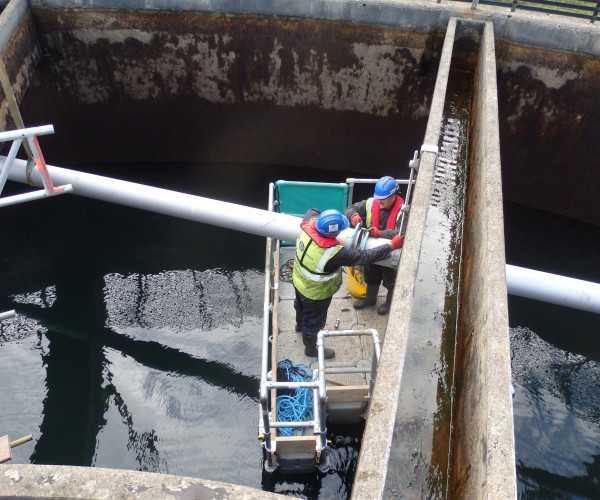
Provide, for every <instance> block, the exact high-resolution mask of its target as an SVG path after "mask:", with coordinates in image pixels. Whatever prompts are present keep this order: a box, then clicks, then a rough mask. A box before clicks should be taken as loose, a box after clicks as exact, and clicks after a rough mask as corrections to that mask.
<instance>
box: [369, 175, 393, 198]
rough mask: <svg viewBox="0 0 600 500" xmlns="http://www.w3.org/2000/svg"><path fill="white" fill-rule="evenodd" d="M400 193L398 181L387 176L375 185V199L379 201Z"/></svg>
mask: <svg viewBox="0 0 600 500" xmlns="http://www.w3.org/2000/svg"><path fill="white" fill-rule="evenodd" d="M398 191H400V186H399V185H398V183H397V182H396V179H394V178H393V177H390V176H389V175H386V176H385V177H382V178H381V179H379V180H378V181H377V184H375V194H374V195H373V197H374V198H376V199H378V200H383V199H385V198H389V197H390V196H392V195H393V194H396V193H397V192H398Z"/></svg>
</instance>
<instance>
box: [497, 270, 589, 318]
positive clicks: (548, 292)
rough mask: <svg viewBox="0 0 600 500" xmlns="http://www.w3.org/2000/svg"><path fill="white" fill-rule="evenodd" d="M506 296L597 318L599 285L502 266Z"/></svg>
mask: <svg viewBox="0 0 600 500" xmlns="http://www.w3.org/2000/svg"><path fill="white" fill-rule="evenodd" d="M506 285H507V288H508V293H509V294H511V295H518V296H519V297H526V298H528V299H535V300H541V301H543V302H549V303H551V304H557V305H560V306H566V307H572V308H575V309H581V310H583V311H589V312H593V313H596V314H600V284H598V283H592V282H591V281H583V280H578V279H575V278H568V277H567V276H559V275H557V274H550V273H545V272H542V271H534V270H533V269H526V268H524V267H517V266H511V265H509V264H507V265H506Z"/></svg>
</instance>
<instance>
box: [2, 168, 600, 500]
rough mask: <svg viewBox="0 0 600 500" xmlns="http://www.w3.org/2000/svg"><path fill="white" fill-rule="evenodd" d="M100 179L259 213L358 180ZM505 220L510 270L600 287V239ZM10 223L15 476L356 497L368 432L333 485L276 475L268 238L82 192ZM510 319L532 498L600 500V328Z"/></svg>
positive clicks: (6, 229) (343, 460) (18, 210)
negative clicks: (291, 185)
mask: <svg viewBox="0 0 600 500" xmlns="http://www.w3.org/2000/svg"><path fill="white" fill-rule="evenodd" d="M73 168H75V167H73ZM95 173H101V174H104V175H110V176H113V177H118V178H123V179H128V180H133V181H138V182H144V183H146V184H151V185H157V186H160V187H166V188H170V189H175V190H180V191H185V192H190V193H194V194H199V195H202V196H208V197H212V198H217V199H222V200H225V201H233V202H237V203H241V204H245V205H251V206H257V207H264V206H266V204H267V184H268V182H269V181H272V180H276V179H278V178H285V179H291V180H294V179H311V180H322V181H343V180H344V179H345V176H346V175H354V176H359V174H357V173H350V172H349V173H344V175H339V174H327V173H323V172H312V171H307V170H306V169H303V170H294V169H287V170H286V169H285V168H281V167H280V168H276V167H272V168H271V167H268V168H257V167H251V166H239V165H236V166H228V165H215V166H212V167H210V166H209V167H208V169H207V171H205V172H204V174H205V177H204V178H203V177H200V175H199V171H198V170H197V169H194V168H193V165H187V164H174V165H172V166H171V168H170V170H169V171H168V172H167V171H166V166H165V165H155V166H151V167H150V168H144V169H143V170H142V169H140V168H139V166H135V165H129V166H127V165H111V166H110V167H106V168H102V169H99V170H95ZM232 179H234V180H235V182H231V181H232ZM7 187H10V188H11V189H13V188H15V186H7ZM18 188H19V189H20V186H18ZM4 194H6V193H4ZM358 196H359V195H358ZM358 196H357V197H358ZM505 209H506V219H505V222H506V234H507V255H508V261H509V262H510V263H512V264H515V265H522V266H525V267H531V268H536V269H542V270H546V271H551V272H557V273H561V274H565V275H570V276H576V277H579V278H582V279H589V280H592V281H597V282H600V275H599V272H600V270H599V266H598V265H597V257H598V255H599V254H600V252H599V250H600V229H599V228H598V227H596V226H589V225H586V224H581V223H577V222H576V221H572V220H569V219H565V218H560V217H555V216H549V215H548V214H545V213H540V212H536V211H533V210H529V209H526V208H524V207H521V206H516V205H511V204H507V205H506V207H505ZM0 217H1V231H0V248H2V252H1V254H0V266H1V267H0V276H1V280H0V311H5V310H9V309H16V310H17V313H18V317H17V318H15V319H13V320H8V321H5V322H3V323H2V324H1V326H0V380H2V405H0V434H9V435H10V436H11V439H14V438H17V437H20V436H23V435H26V434H33V436H34V441H32V442H29V443H26V444H24V445H21V446H19V447H17V448H15V449H13V457H14V458H13V461H12V462H13V463H37V464H44V463H48V464H70V465H83V466H97V467H113V468H122V469H131V470H148V471H156V472H166V473H170V474H180V475H185V476H193V477H202V478H207V479H213V480H222V481H227V482H231V483H236V484H242V485H247V486H251V487H255V488H264V489H267V490H270V491H276V492H279V493H284V494H287V495H290V496H294V497H299V498H307V499H317V498H322V499H345V498H348V497H349V492H350V487H351V483H352V480H353V477H354V468H355V465H356V459H357V454H358V450H359V441H360V429H356V428H352V429H330V434H329V436H328V439H330V440H331V441H332V445H333V446H332V464H333V467H332V469H331V471H330V472H328V473H327V474H321V473H318V472H315V473H313V474H309V475H304V476H295V477H281V476H280V475H278V474H275V475H273V476H269V475H265V474H263V472H262V454H261V451H260V449H259V446H258V443H257V439H256V433H257V418H258V401H257V391H258V383H259V373H260V355H261V353H260V349H261V332H262V292H263V277H262V273H263V269H262V268H263V265H264V250H265V242H264V239H263V238H260V237H257V236H252V235H245V234H242V233H235V232H231V231H228V230H221V229H218V228H215V227H213V226H207V225H203V224H197V223H191V222H188V221H180V220H177V219H173V218H170V217H166V216H161V215H156V214H152V213H149V212H143V211H139V210H134V209H129V208H126V207H120V206H115V205H111V204H107V203H103V202H97V201H93V200H88V199H83V198H78V197H75V196H71V195H64V196H62V197H57V198H54V199H50V200H41V201H37V202H32V203H29V204H25V205H20V206H14V207H7V208H4V209H3V210H2V212H1V215H0ZM510 321H511V327H513V328H511V335H512V344H511V345H512V349H513V377H514V385H515V388H516V394H515V398H514V405H515V432H516V447H517V461H518V476H519V493H520V497H521V498H539V499H542V498H544V499H546V498H557V499H558V498H561V499H562V498H573V499H575V498H590V499H591V498H600V492H599V490H598V484H599V481H600V475H599V473H598V463H599V458H598V457H599V456H600V452H599V450H598V443H600V439H599V438H600V385H599V384H600V382H599V381H600V375H599V374H600V370H599V367H598V362H599V361H600V348H599V347H598V346H599V344H598V332H599V331H600V328H599V327H600V320H599V318H598V317H597V316H593V315H590V314H586V313H580V312H577V311H572V310H567V309H565V308H559V307H558V308H557V307H556V306H548V305H545V304H540V303H537V302H534V301H528V300H526V299H516V298H510ZM517 327H519V328H517ZM533 332H535V333H533Z"/></svg>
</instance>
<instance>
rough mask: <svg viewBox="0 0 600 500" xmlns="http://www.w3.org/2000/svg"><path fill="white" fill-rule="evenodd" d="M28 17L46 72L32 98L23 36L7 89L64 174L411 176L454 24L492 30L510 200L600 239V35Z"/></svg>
mask: <svg viewBox="0 0 600 500" xmlns="http://www.w3.org/2000/svg"><path fill="white" fill-rule="evenodd" d="M26 4H27V2H26V1H25V0H13V2H11V4H10V6H9V7H8V8H7V10H6V12H5V13H4V14H3V18H4V19H10V20H11V22H13V23H14V18H16V17H17V16H14V15H13V14H11V15H10V16H9V15H7V14H6V13H7V12H8V11H11V10H12V11H14V10H15V9H16V6H18V9H21V10H22V9H23V6H25V5H26ZM30 4H31V6H32V8H33V12H34V18H35V21H36V24H37V28H38V29H39V36H40V38H41V39H42V41H43V42H42V43H43V51H44V53H46V54H47V55H48V57H46V58H43V59H42V61H41V65H40V67H39V70H38V72H36V74H35V77H36V80H35V81H34V82H32V83H31V84H29V79H30V77H31V74H32V72H33V69H34V67H35V64H37V61H38V60H39V58H40V48H39V46H38V41H37V40H36V37H37V36H38V34H36V33H35V32H32V28H31V26H32V24H31V22H30V21H26V22H25V23H24V24H22V26H23V27H19V29H20V30H21V31H22V35H20V37H21V38H20V40H21V41H19V39H14V40H15V42H14V43H17V45H18V44H20V48H19V47H17V46H15V47H11V48H10V49H9V54H10V53H14V54H15V56H14V57H13V56H11V57H10V63H11V64H10V66H11V67H9V74H10V75H11V79H12V80H14V82H15V91H16V93H17V96H18V98H19V100H21V96H22V94H23V93H24V91H25V89H27V88H28V87H29V92H28V96H27V100H26V102H25V103H23V104H22V112H23V114H24V117H25V121H26V123H28V124H32V125H33V124H36V125H37V124H43V123H49V122H51V123H53V124H54V125H55V127H56V130H57V133H56V135H55V136H54V137H51V138H46V139H44V142H45V144H43V147H44V148H45V150H46V151H47V152H48V154H49V155H50V160H51V161H53V162H54V163H55V164H62V165H65V166H68V165H73V164H75V163H82V162H86V163H89V159H90V158H94V159H95V161H98V162H104V161H111V160H112V161H151V160H157V161H165V160H170V159H173V158H177V160H179V161H204V160H206V161H236V162H245V163H250V164H251V163H257V162H258V163H271V164H296V165H302V166H305V167H315V168H328V169H341V168H343V169H348V168H349V169H351V170H356V171H363V172H364V173H367V174H369V175H371V174H372V175H382V174H386V173H394V172H395V173H397V174H398V175H402V174H403V173H404V172H405V170H406V169H405V165H406V162H407V160H408V159H409V158H410V157H411V155H412V151H413V150H414V148H415V144H418V143H419V142H421V137H422V135H423V133H424V129H425V123H426V119H425V116H426V115H427V112H428V109H429V96H430V95H431V92H432V89H433V81H434V77H435V70H436V67H437V61H438V58H439V52H440V50H441V34H442V33H443V32H444V31H445V29H446V24H447V22H448V19H449V18H450V17H451V16H457V17H459V18H465V19H474V20H484V21H490V22H492V23H493V25H494V31H495V37H496V40H497V41H498V48H497V52H498V53H497V62H498V90H499V113H500V123H501V128H500V131H501V137H502V156H503V158H504V170H503V183H504V196H505V199H506V200H509V201H514V202H518V203H524V204H528V205H530V206H534V207H537V208H540V209H543V210H547V211H551V212H555V213H559V214H563V215H567V216H571V217H576V218H578V219H581V220H585V221H589V222H592V223H596V224H599V223H600V196H598V191H597V190H598V188H597V184H598V183H597V178H598V171H597V168H595V167H594V166H595V165H596V162H595V159H596V158H597V157H598V156H599V155H600V140H599V139H600V137H598V135H599V134H600V132H598V131H599V130H600V113H599V112H598V111H600V110H599V109H598V108H599V106H600V102H599V101H598V99H597V98H596V92H595V88H596V86H597V81H598V76H599V74H600V59H599V56H600V31H599V30H600V26H599V23H595V24H591V23H589V22H587V21H584V20H579V19H571V18H566V17H561V16H555V15H547V14H540V13H532V12H525V11H517V12H514V13H512V12H510V10H509V9H508V8H498V7H491V6H482V5H480V6H479V7H478V9H477V10H475V11H473V10H471V8H470V4H468V3H463V2H446V3H440V4H438V3H435V2H431V1H429V0H427V1H425V0H413V1H400V0H389V1H386V2H354V1H350V0H348V1H344V0H328V1H301V2H280V1H258V0H255V1H240V0H206V1H204V2H201V3H198V2H197V1H195V0H179V1H167V0H153V1H150V0H146V1H143V0H142V1H120V0H99V1H93V2H92V1H85V0H72V1H70V0H50V1H46V0H44V1H42V0H32V1H31V2H30ZM2 28H3V29H0V35H2V36H0V42H3V43H6V40H13V36H8V35H7V34H8V33H11V32H14V30H5V29H4V27H2ZM34 31H35V30H34ZM26 41H30V42H31V44H30V45H28V44H27V43H25V42H26ZM11 43H13V42H11ZM27 47H32V50H29V49H28V48H27ZM3 52H5V51H4V50H3ZM5 54H6V52H5ZM5 59H6V56H5ZM6 112H7V107H6V103H5V102H4V103H3V104H2V106H0V125H2V124H4V125H6V123H10V122H7V121H6ZM140 117H145V118H144V119H140ZM88 130H89V131H93V135H92V136H90V134H89V133H88V132H87V131H88ZM532 131H535V133H532ZM323 137H327V143H326V146H324V142H323ZM108 144H110V147H107V145H108ZM398 170H400V171H399V172H398Z"/></svg>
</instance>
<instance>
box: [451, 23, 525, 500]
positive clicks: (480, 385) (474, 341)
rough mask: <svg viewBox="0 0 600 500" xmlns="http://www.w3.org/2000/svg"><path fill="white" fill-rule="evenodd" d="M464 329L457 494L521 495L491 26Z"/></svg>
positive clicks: (472, 165) (480, 81)
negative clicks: (512, 381) (514, 410)
mask: <svg viewBox="0 0 600 500" xmlns="http://www.w3.org/2000/svg"><path fill="white" fill-rule="evenodd" d="M472 110H473V111H472V113H473V116H472V119H471V127H472V138H471V151H470V160H469V179H468V184H467V186H468V188H467V208H466V217H465V226H464V239H463V270H462V272H463V278H462V294H461V300H460V311H459V314H460V316H459V329H458V332H457V344H456V345H457V354H456V360H457V367H456V372H455V380H456V381H457V391H456V402H457V405H456V406H455V415H454V424H453V447H452V453H453V463H452V476H451V485H452V486H451V490H452V498H460V499H480V498H489V499H496V498H516V497H517V482H516V464H515V455H514V428H513V412H512V395H511V367H510V343H509V335H508V298H507V291H506V275H505V268H506V261H505V253H504V219H503V209H502V185H501V184H502V178H501V170H500V166H501V162H500V136H499V126H498V101H497V95H496V63H495V56H494V37H493V30H492V26H491V24H490V23H486V25H485V29H484V30H483V37H482V42H481V47H480V50H479V53H478V60H477V66H476V69H475V77H474V91H473V106H472Z"/></svg>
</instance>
